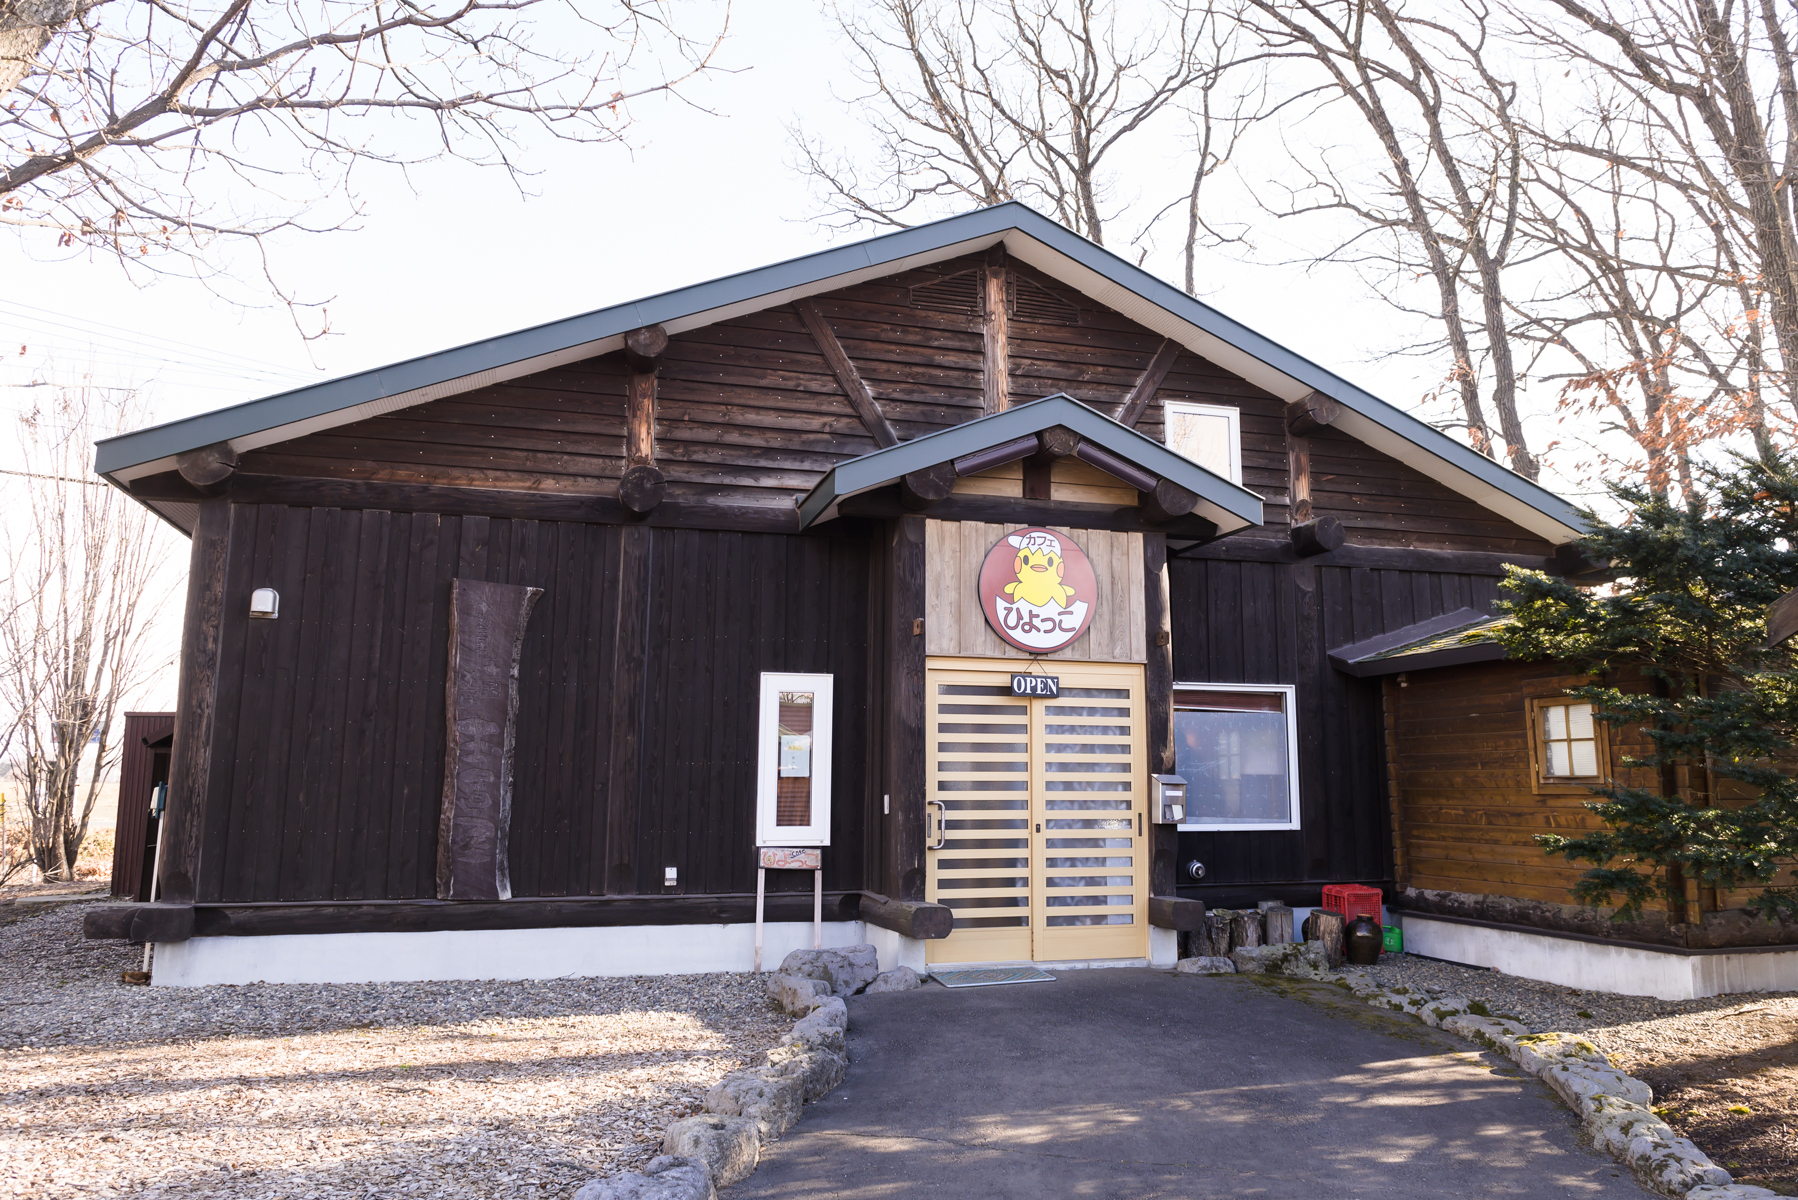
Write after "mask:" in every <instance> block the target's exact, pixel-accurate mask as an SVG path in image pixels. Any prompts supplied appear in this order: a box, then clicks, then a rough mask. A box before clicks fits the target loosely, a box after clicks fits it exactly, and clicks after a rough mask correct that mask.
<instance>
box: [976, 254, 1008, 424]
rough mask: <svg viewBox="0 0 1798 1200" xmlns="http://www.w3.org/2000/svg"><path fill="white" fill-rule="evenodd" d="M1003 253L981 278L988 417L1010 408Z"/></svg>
mask: <svg viewBox="0 0 1798 1200" xmlns="http://www.w3.org/2000/svg"><path fill="white" fill-rule="evenodd" d="M1005 270H1006V268H1005V249H1004V247H1003V246H1000V247H998V248H996V251H995V253H994V255H993V257H992V258H990V259H989V260H988V261H987V264H986V269H985V271H984V272H983V275H982V281H983V283H984V284H985V289H986V290H985V296H984V299H985V303H984V304H983V305H982V306H981V308H982V313H983V318H982V322H981V334H982V346H983V358H982V360H981V363H982V373H981V390H982V399H983V401H984V403H985V407H986V412H987V415H988V416H991V415H992V414H993V413H1001V412H1004V411H1005V410H1006V409H1007V408H1009V407H1011V323H1010V316H1009V314H1008V312H1007V310H1006V305H1005Z"/></svg>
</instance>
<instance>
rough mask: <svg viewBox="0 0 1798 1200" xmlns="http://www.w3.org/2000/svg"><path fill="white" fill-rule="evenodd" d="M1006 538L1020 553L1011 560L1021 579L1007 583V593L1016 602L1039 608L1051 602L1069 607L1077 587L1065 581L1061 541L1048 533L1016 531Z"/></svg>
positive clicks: (1065, 568)
mask: <svg viewBox="0 0 1798 1200" xmlns="http://www.w3.org/2000/svg"><path fill="white" fill-rule="evenodd" d="M1006 540H1007V541H1009V542H1010V543H1011V544H1012V545H1013V546H1016V547H1017V548H1018V555H1017V557H1016V558H1015V559H1013V560H1012V564H1011V567H1012V570H1013V571H1015V572H1016V573H1017V576H1018V581H1017V582H1016V583H1008V584H1006V585H1005V588H1004V591H1005V594H1006V595H1007V596H1009V597H1011V599H1012V601H1013V602H1014V603H1017V604H1029V605H1031V606H1033V607H1036V608H1047V607H1048V606H1049V605H1051V604H1053V605H1055V606H1056V607H1058V608H1067V607H1069V606H1070V605H1071V604H1072V603H1073V600H1074V589H1073V588H1071V587H1069V586H1068V585H1067V584H1065V583H1063V582H1062V576H1063V575H1065V574H1066V573H1067V569H1068V568H1067V564H1066V563H1065V562H1063V561H1062V559H1061V542H1060V541H1059V540H1058V539H1056V538H1055V537H1053V536H1052V535H1050V534H1046V533H1026V534H1016V533H1014V534H1012V535H1011V536H1010V537H1009V538H1007V539H1006Z"/></svg>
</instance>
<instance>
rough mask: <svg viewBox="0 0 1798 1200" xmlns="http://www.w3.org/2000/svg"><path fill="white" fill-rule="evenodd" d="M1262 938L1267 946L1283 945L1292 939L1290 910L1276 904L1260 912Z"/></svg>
mask: <svg viewBox="0 0 1798 1200" xmlns="http://www.w3.org/2000/svg"><path fill="white" fill-rule="evenodd" d="M1261 921H1262V925H1263V930H1262V940H1263V944H1265V945H1268V946H1284V945H1287V944H1288V943H1290V942H1291V941H1292V910H1291V909H1290V908H1287V907H1286V906H1285V905H1284V904H1276V905H1273V906H1272V907H1270V908H1268V909H1267V910H1265V911H1264V912H1263V913H1262V914H1261Z"/></svg>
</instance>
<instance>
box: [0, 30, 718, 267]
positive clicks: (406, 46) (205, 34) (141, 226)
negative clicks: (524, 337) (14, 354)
mask: <svg viewBox="0 0 1798 1200" xmlns="http://www.w3.org/2000/svg"><path fill="white" fill-rule="evenodd" d="M723 2H724V3H726V4H727V3H728V0H723ZM672 3H673V0H586V4H585V5H584V6H583V4H582V3H580V2H579V0H570V2H569V3H568V4H567V5H566V6H560V5H554V4H550V3H547V2H546V0H447V2H445V3H441V4H438V3H432V2H431V0H407V2H406V3H403V4H397V5H395V4H388V3H384V2H382V0H284V2H282V3H273V4H269V3H256V4H252V3H251V0H0V98H3V99H4V111H0V223H4V224H10V225H13V226H15V227H17V228H18V229H19V230H20V232H21V233H22V234H26V235H29V234H31V233H33V232H38V233H41V235H42V236H43V238H44V239H45V240H44V241H43V242H32V241H30V240H29V238H28V241H27V245H48V244H49V242H51V241H53V242H54V243H55V245H57V246H59V247H69V248H81V249H89V250H99V251H103V252H105V253H109V254H111V255H114V256H116V258H117V259H118V260H119V261H121V262H123V263H125V264H127V265H129V266H131V267H132V268H138V267H147V268H149V269H157V268H158V267H160V266H164V265H166V266H169V267H180V268H184V269H195V270H198V271H199V272H200V273H201V275H202V276H203V277H206V278H216V277H217V273H218V272H219V271H220V270H221V269H222V257H223V256H224V255H228V253H229V249H230V247H231V246H232V245H238V244H247V245H248V247H249V248H251V249H252V250H253V251H254V252H255V253H256V254H257V256H258V257H259V258H260V259H261V262H262V264H263V268H262V269H263V273H264V276H265V278H266V277H267V259H266V255H265V254H264V253H263V242H264V239H266V238H267V237H268V236H269V235H271V234H273V233H276V232H277V231H318V230H321V229H332V228H341V227H343V226H344V225H345V224H347V223H349V222H350V221H352V220H353V219H354V218H355V215H356V213H357V211H358V208H357V203H356V201H355V200H354V198H353V196H352V194H351V192H350V179H351V173H352V170H353V169H354V168H356V167H358V166H359V165H361V166H366V165H368V164H373V163H387V164H395V165H401V166H405V165H410V164H416V163H420V162H424V161H427V160H429V159H432V158H438V157H444V156H453V157H457V158H462V159H465V160H468V161H471V162H475V163H479V164H483V165H491V166H498V167H500V168H502V169H504V170H506V171H508V172H510V173H511V174H512V175H513V177H514V178H515V179H518V180H519V181H520V182H521V184H522V180H523V176H524V174H525V171H524V168H523V165H522V164H521V162H520V160H519V157H518V154H519V150H520V147H521V138H522V137H523V136H524V134H525V133H526V132H527V131H528V130H530V129H536V130H538V131H540V132H544V133H547V134H549V135H551V136H553V137H556V138H562V139H567V140H571V141H579V142H598V143H614V142H618V141H620V140H622V139H624V138H625V137H626V134H627V130H628V129H629V127H630V123H631V105H632V103H633V102H634V101H637V100H640V99H641V98H643V97H645V96H649V95H656V94H677V91H676V90H677V89H678V88H680V87H681V85H682V84H684V83H686V82H688V81H690V80H691V79H693V78H694V76H695V75H697V74H699V73H701V72H704V71H706V70H709V69H712V68H713V64H714V58H715V56H716V53H717V51H718V46H719V42H720V40H721V39H722V37H723V25H724V22H725V20H726V19H727V17H728V8H727V7H726V8H725V9H724V13H723V15H722V16H720V17H719V18H718V22H717V24H718V27H717V29H716V31H715V32H714V33H712V34H710V35H708V36H705V37H700V38H696V39H695V38H690V37H688V36H685V35H683V34H682V33H680V32H679V31H678V30H676V29H675V28H674V27H673V24H672V21H671V17H670V12H669V10H670V8H671V6H672ZM552 17H553V18H554V19H552ZM539 42H546V43H549V44H550V45H551V46H552V47H553V48H552V49H543V48H541V47H540V45H539ZM270 285H271V286H273V284H272V281H271V284H270ZM277 290H278V289H277Z"/></svg>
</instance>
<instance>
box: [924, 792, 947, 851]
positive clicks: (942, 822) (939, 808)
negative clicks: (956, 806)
mask: <svg viewBox="0 0 1798 1200" xmlns="http://www.w3.org/2000/svg"><path fill="white" fill-rule="evenodd" d="M932 806H935V808H936V841H934V842H933V841H931V840H930V809H931V807H932ZM948 820H949V806H948V805H946V804H944V803H943V802H942V801H941V800H926V801H924V849H926V850H941V849H942V848H943V847H944V846H945V845H946V844H947V843H948V841H949V833H948V829H949V826H948Z"/></svg>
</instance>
